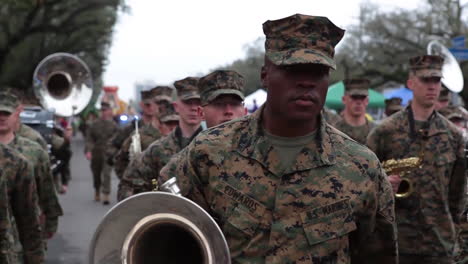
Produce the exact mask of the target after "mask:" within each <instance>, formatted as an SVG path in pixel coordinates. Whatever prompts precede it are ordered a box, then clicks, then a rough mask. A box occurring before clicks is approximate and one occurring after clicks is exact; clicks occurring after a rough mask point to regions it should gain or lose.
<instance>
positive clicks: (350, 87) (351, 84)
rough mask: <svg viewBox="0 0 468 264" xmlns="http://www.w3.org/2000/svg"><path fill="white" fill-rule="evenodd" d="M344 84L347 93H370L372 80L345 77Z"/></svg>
mask: <svg viewBox="0 0 468 264" xmlns="http://www.w3.org/2000/svg"><path fill="white" fill-rule="evenodd" d="M343 84H344V87H345V94H347V95H366V96H367V95H369V85H370V81H369V80H368V79H358V78H353V79H345V80H344V81H343Z"/></svg>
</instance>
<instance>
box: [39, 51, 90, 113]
mask: <svg viewBox="0 0 468 264" xmlns="http://www.w3.org/2000/svg"><path fill="white" fill-rule="evenodd" d="M33 87H34V93H35V94H36V97H37V98H39V100H40V101H41V103H42V106H43V107H44V108H45V109H54V110H55V113H56V114H57V115H59V116H64V117H67V116H73V115H75V114H77V113H80V112H81V111H83V110H84V109H85V107H86V106H87V105H88V103H89V102H90V101H91V98H92V96H93V93H94V92H95V91H94V90H93V80H92V76H91V71H90V70H89V68H88V66H87V65H86V64H85V63H84V62H83V61H82V60H81V59H80V58H78V57H76V56H74V55H71V54H68V53H54V54H52V55H49V56H47V57H46V58H44V59H43V60H42V61H41V62H40V63H39V64H38V66H37V67H36V69H35V71H34V76H33Z"/></svg>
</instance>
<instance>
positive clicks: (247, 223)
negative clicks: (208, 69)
mask: <svg viewBox="0 0 468 264" xmlns="http://www.w3.org/2000/svg"><path fill="white" fill-rule="evenodd" d="M263 30H264V32H265V35H266V43H265V49H266V54H265V64H264V66H263V68H262V71H261V79H262V84H263V87H265V88H266V89H268V95H267V101H266V103H265V104H264V105H263V106H262V107H261V108H260V109H258V110H257V111H256V112H255V113H253V114H252V115H249V116H246V117H244V118H241V119H238V120H233V121H231V122H227V123H223V124H221V125H218V126H215V127H213V128H210V129H208V130H206V131H203V132H201V133H200V134H199V135H198V136H197V137H196V138H195V139H194V140H193V141H192V142H191V143H190V144H189V145H188V146H187V147H186V148H185V149H183V150H182V151H181V152H180V153H179V154H178V155H177V159H176V162H177V163H175V164H174V166H175V169H171V168H174V167H173V164H172V163H173V161H174V160H175V159H172V160H171V161H170V163H168V164H167V165H166V166H165V167H164V168H163V169H162V170H161V172H160V174H161V178H170V177H176V181H177V184H178V185H179V187H180V190H181V193H182V195H183V196H185V197H188V198H189V199H191V200H192V201H194V202H196V203H197V204H199V205H200V206H201V207H203V208H204V209H205V210H207V212H209V213H210V214H211V215H212V216H213V217H214V218H215V219H216V220H217V222H218V224H219V225H220V228H221V230H222V231H223V234H224V235H225V237H226V240H227V242H228V245H229V249H230V253H231V258H232V262H233V263H338V264H342V263H373V264H375V263H381V264H384V263H397V257H398V253H397V245H396V229H395V222H394V218H395V214H394V211H393V206H394V199H393V193H392V191H391V187H390V184H389V182H388V180H387V179H386V175H385V173H384V172H383V170H382V167H381V165H380V163H379V161H378V159H377V158H376V157H375V155H374V154H373V153H372V152H371V151H369V150H368V149H367V148H365V147H364V146H362V145H361V144H357V143H356V142H355V141H354V140H351V139H350V138H349V137H347V136H346V135H344V134H343V133H341V132H339V131H338V130H336V129H335V128H333V127H331V126H329V125H328V124H327V123H326V122H325V121H324V120H323V118H322V116H321V114H320V112H321V110H322V107H323V105H324V102H325V97H326V92H327V89H328V85H329V72H330V69H335V68H336V64H335V62H334V60H333V56H334V47H335V45H336V44H337V43H338V42H339V41H340V39H341V38H342V36H343V34H344V31H343V30H342V29H340V28H338V27H336V26H335V25H334V24H333V23H332V22H331V21H330V20H328V18H326V17H314V16H307V15H301V14H296V15H293V16H290V17H286V18H283V19H279V20H274V21H267V22H265V23H264V24H263ZM226 89H229V85H226ZM201 96H202V97H203V93H201Z"/></svg>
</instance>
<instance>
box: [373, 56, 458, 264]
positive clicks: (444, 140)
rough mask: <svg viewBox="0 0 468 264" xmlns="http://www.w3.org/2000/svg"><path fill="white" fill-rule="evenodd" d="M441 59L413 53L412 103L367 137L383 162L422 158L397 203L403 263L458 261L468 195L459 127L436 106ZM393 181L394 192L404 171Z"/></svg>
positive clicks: (393, 176) (439, 83)
mask: <svg viewBox="0 0 468 264" xmlns="http://www.w3.org/2000/svg"><path fill="white" fill-rule="evenodd" d="M442 64H443V58H441V57H439V56H430V55H424V56H417V57H413V58H411V59H410V72H409V78H408V81H407V86H408V87H409V88H410V89H411V90H412V91H413V100H412V102H411V104H410V105H409V106H408V107H406V109H404V110H403V111H400V112H398V113H395V114H393V115H392V116H390V117H388V118H387V119H385V120H384V121H383V122H382V124H380V125H379V126H378V127H376V128H375V129H374V130H373V131H372V132H371V133H370V134H369V137H368V139H367V145H368V146H369V148H370V149H371V150H373V151H374V152H375V153H376V154H377V156H378V157H379V159H380V160H381V161H387V160H390V159H395V160H396V161H398V160H401V159H404V158H409V157H414V158H418V159H419V160H420V162H418V164H417V165H416V166H415V167H416V168H414V169H413V170H412V171H411V172H410V173H408V177H409V178H408V179H409V182H410V185H411V186H412V187H411V188H407V191H406V194H405V197H404V198H397V200H396V204H395V213H396V220H397V226H398V246H399V253H400V264H408V263H410V264H416V263H434V264H435V263H438V264H445V263H447V264H448V263H454V258H455V256H456V254H458V250H457V249H458V244H457V235H458V231H459V224H460V217H461V215H462V212H463V210H464V206H465V196H466V175H465V168H466V167H465V156H464V153H463V152H464V146H465V144H464V140H463V137H462V133H461V131H460V130H459V129H458V128H457V127H456V126H455V125H453V124H452V123H450V122H449V121H448V120H447V119H445V118H443V117H442V116H441V115H440V114H439V113H438V112H437V111H435V110H434V109H435V104H436V101H437V99H438V96H439V92H440V89H441V77H442V72H441V68H442ZM389 180H390V182H391V183H392V186H393V189H394V191H395V192H396V191H397V190H398V187H399V184H400V181H401V178H400V175H396V174H392V175H389ZM406 185H408V184H406ZM415 242H417V246H415Z"/></svg>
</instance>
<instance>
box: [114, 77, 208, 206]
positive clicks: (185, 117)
mask: <svg viewBox="0 0 468 264" xmlns="http://www.w3.org/2000/svg"><path fill="white" fill-rule="evenodd" d="M197 83H198V78H193V77H187V78H185V79H183V80H179V81H176V82H175V83H174V86H175V87H176V89H177V96H178V100H177V101H176V102H174V107H175V108H176V110H177V113H178V114H179V123H178V126H177V127H176V128H175V130H173V131H172V132H171V133H170V134H169V135H168V136H166V137H163V138H161V139H160V140H158V141H156V142H154V143H153V144H151V145H150V147H149V149H148V150H147V151H145V152H143V156H142V157H138V158H137V159H136V160H135V161H134V162H132V163H131V164H130V166H129V168H127V171H126V172H125V174H124V177H123V178H122V180H121V181H120V184H119V191H118V194H117V199H118V200H119V201H121V200H123V199H125V198H127V197H129V196H131V195H133V194H137V193H140V192H144V191H151V190H152V189H153V188H154V187H153V185H152V180H153V179H157V178H158V176H159V170H160V169H161V168H162V167H163V166H164V165H165V164H166V163H167V161H169V159H170V158H171V157H172V156H173V155H174V154H176V153H177V152H179V151H180V150H181V149H183V148H184V147H185V146H187V145H188V143H190V141H191V140H192V138H193V137H194V136H195V135H197V134H198V133H199V132H200V131H201V126H200V122H201V114H200V113H199V108H200V105H201V102H200V94H199V92H198V87H197ZM161 121H164V120H161Z"/></svg>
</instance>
